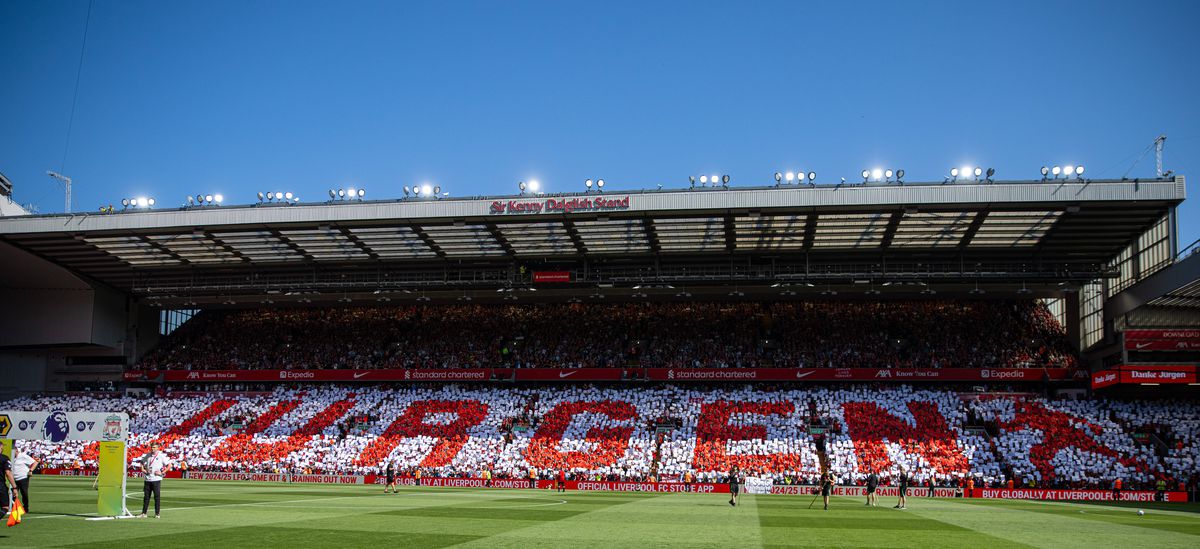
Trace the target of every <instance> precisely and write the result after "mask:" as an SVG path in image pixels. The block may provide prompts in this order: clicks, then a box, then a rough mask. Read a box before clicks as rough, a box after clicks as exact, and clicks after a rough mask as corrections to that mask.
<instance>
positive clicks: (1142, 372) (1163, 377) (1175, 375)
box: [1121, 368, 1196, 383]
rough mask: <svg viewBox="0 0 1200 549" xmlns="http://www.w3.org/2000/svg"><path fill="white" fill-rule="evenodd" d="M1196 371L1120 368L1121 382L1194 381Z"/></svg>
mask: <svg viewBox="0 0 1200 549" xmlns="http://www.w3.org/2000/svg"><path fill="white" fill-rule="evenodd" d="M1195 382H1196V371H1195V369H1194V368H1193V369H1192V371H1190V372H1180V371H1177V370H1150V369H1137V370H1121V383H1195Z"/></svg>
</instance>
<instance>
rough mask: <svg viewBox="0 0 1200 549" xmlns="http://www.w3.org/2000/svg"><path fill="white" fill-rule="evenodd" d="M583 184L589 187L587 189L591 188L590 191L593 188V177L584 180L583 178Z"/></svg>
mask: <svg viewBox="0 0 1200 549" xmlns="http://www.w3.org/2000/svg"><path fill="white" fill-rule="evenodd" d="M583 186H584V187H587V190H589V191H590V190H592V180H591V179H584V180H583Z"/></svg>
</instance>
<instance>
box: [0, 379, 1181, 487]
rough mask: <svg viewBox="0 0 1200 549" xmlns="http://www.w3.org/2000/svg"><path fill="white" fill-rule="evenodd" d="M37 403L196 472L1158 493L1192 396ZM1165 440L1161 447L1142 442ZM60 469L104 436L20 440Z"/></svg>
mask: <svg viewBox="0 0 1200 549" xmlns="http://www.w3.org/2000/svg"><path fill="white" fill-rule="evenodd" d="M0 406H2V407H5V408H12V409H28V410H46V411H50V410H67V411H72V410H106V411H123V412H127V413H129V414H130V417H131V433H132V434H131V440H130V447H131V448H130V452H129V456H130V459H131V460H134V459H136V458H137V457H138V456H140V455H141V454H142V453H144V452H145V449H146V448H147V447H148V446H149V444H150V443H151V442H159V443H162V444H163V445H164V447H165V450H166V452H167V454H168V455H170V456H171V457H172V458H173V459H175V460H177V461H178V462H179V463H181V464H186V466H187V468H188V469H189V470H193V471H195V470H200V471H206V470H207V471H246V472H291V473H338V474H342V473H345V474H370V473H379V472H381V471H382V470H383V469H384V468H385V467H386V466H387V464H388V463H392V464H393V465H394V466H396V467H397V468H398V469H399V470H401V471H407V472H410V473H411V472H414V471H416V470H418V469H419V470H421V471H423V472H424V474H425V475H429V476H447V477H477V476H481V475H484V474H487V475H489V476H492V477H493V478H528V476H529V475H530V474H531V472H532V474H534V475H535V476H541V477H545V478H548V477H550V476H552V475H554V474H556V472H557V471H566V472H567V473H568V474H569V476H570V477H571V478H576V479H584V478H586V479H604V480H646V479H649V478H659V479H662V478H679V477H682V476H684V475H692V476H694V477H695V478H696V479H697V480H701V481H717V480H719V479H721V478H722V477H723V475H724V474H725V473H726V472H727V471H728V469H729V468H730V467H731V466H733V465H737V466H738V467H739V468H740V469H741V470H742V471H744V474H745V475H746V476H751V477H766V478H771V479H773V480H775V481H776V482H781V483H788V482H792V483H798V482H804V481H808V482H811V481H812V480H813V479H815V478H816V477H817V476H818V475H819V474H820V471H821V470H822V469H823V468H826V467H827V468H828V469H829V470H830V471H831V472H832V473H833V474H834V475H835V476H836V477H837V478H838V479H839V481H840V482H842V483H862V482H863V481H865V479H866V476H867V475H868V474H869V473H871V472H876V473H879V474H880V475H881V476H883V477H884V478H885V479H888V478H892V477H895V476H897V475H899V474H900V472H901V471H906V472H907V473H908V474H909V475H910V476H911V477H912V478H913V479H914V481H915V482H917V483H920V484H922V485H925V484H929V483H930V482H932V483H934V484H936V485H943V486H955V485H962V484H964V483H966V482H967V481H968V480H970V482H972V483H974V485H975V486H979V487H982V486H1006V485H1015V486H1037V487H1069V488H1083V487H1100V488H1107V487H1109V486H1110V484H1111V483H1112V482H1113V480H1114V479H1122V480H1123V482H1124V483H1125V486H1126V487H1130V488H1132V487H1138V486H1142V487H1149V486H1152V485H1153V484H1154V483H1155V482H1156V481H1158V480H1160V479H1162V480H1166V481H1168V482H1171V483H1172V486H1174V485H1175V484H1174V483H1176V482H1187V481H1190V482H1195V480H1196V478H1195V475H1196V471H1197V456H1198V455H1200V420H1198V419H1197V418H1200V404H1198V403H1196V402H1192V401H1186V402H1181V401H1170V402H1168V401H1162V402H1159V401H1115V400H1103V399H1096V400H1048V399H1044V398H1035V397H1031V396H1011V395H1003V396H1001V395H996V396H977V397H974V398H963V397H961V396H960V394H959V393H957V392H955V391H952V390H944V389H925V388H922V389H916V388H913V387H909V386H903V385H900V386H888V387H879V386H874V385H866V384H859V385H845V386H837V387H828V388H803V389H799V388H796V389H792V388H788V389H779V388H770V387H764V386H761V385H755V386H751V385H730V386H723V387H696V386H681V385H657V386H650V387H640V388H629V387H624V388H613V387H598V386H590V385H569V386H556V387H547V386H517V387H505V388H496V387H486V386H476V385H453V384H451V385H424V384H419V385H408V386H399V387H398V386H382V385H362V386H340V385H281V386H279V387H277V388H276V389H275V390H274V391H273V392H271V393H267V394H248V395H244V396H241V397H232V396H229V395H225V396H199V395H189V396H174V397H145V398H134V397H111V398H96V397H90V396H81V395H60V396H44V397H36V398H35V397H25V398H22V399H19V400H16V401H12V402H8V403H4V404H2V405H0ZM1141 432H1148V433H1154V436H1155V437H1156V438H1157V439H1158V440H1160V441H1162V442H1163V444H1161V445H1155V444H1141V443H1138V442H1136V441H1135V439H1134V435H1135V434H1137V433H1141ZM22 444H23V445H24V447H25V448H26V449H27V450H28V451H29V452H30V453H31V454H32V455H34V456H35V457H37V458H38V459H39V460H41V461H42V463H43V464H44V467H49V468H68V469H69V468H84V469H86V468H90V467H94V466H95V461H94V460H95V450H94V446H91V445H89V444H87V443H80V442H69V441H68V442H63V443H57V444H52V443H47V442H23V443H22Z"/></svg>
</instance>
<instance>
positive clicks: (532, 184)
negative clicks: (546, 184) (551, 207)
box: [529, 179, 542, 193]
mask: <svg viewBox="0 0 1200 549" xmlns="http://www.w3.org/2000/svg"><path fill="white" fill-rule="evenodd" d="M541 189H542V184H541V183H538V180H536V179H534V180H532V181H530V182H529V190H531V191H533V192H535V193H536V192H538V191H540V190H541Z"/></svg>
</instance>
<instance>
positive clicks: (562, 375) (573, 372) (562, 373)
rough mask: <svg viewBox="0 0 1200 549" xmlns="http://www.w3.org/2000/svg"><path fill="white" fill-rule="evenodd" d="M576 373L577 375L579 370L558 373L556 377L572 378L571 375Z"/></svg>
mask: <svg viewBox="0 0 1200 549" xmlns="http://www.w3.org/2000/svg"><path fill="white" fill-rule="evenodd" d="M578 373H579V370H572V371H570V372H559V373H558V377H559V378H564V377H571V376H573V375H575V374H578Z"/></svg>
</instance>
